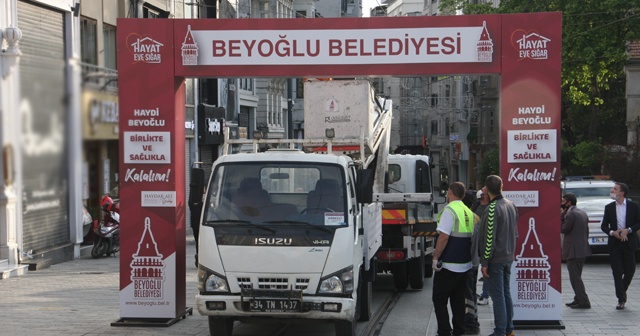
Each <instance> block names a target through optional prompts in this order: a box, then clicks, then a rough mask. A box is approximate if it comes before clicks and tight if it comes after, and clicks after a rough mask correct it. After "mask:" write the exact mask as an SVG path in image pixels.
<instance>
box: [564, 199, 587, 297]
mask: <svg viewBox="0 0 640 336" xmlns="http://www.w3.org/2000/svg"><path fill="white" fill-rule="evenodd" d="M575 205H576V195H574V194H565V195H564V196H562V201H561V203H560V207H561V208H562V228H561V229H560V231H561V232H562V233H563V234H564V239H563V240H562V259H564V260H566V261H567V271H569V282H570V283H571V288H572V289H573V293H574V296H573V302H571V303H567V306H569V307H570V308H572V309H591V302H589V296H588V295H587V291H586V290H585V288H584V283H583V282H582V267H583V266H584V261H585V260H586V259H587V257H588V256H590V255H591V247H589V216H587V213H586V212H584V210H582V209H579V208H577V207H576V206H575Z"/></svg>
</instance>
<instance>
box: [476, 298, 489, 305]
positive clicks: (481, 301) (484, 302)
mask: <svg viewBox="0 0 640 336" xmlns="http://www.w3.org/2000/svg"><path fill="white" fill-rule="evenodd" d="M488 304H489V298H483V297H481V298H479V299H478V305H480V306H486V305H488Z"/></svg>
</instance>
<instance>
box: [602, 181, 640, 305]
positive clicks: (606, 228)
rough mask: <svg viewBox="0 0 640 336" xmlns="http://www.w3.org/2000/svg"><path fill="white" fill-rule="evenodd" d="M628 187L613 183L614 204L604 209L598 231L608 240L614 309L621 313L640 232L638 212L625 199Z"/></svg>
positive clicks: (634, 206) (631, 275)
mask: <svg viewBox="0 0 640 336" xmlns="http://www.w3.org/2000/svg"><path fill="white" fill-rule="evenodd" d="M627 192H629V186H627V185H626V184H624V183H620V182H616V184H615V185H614V186H613V188H611V192H610V193H611V199H613V200H614V202H611V203H610V204H607V205H606V206H605V207H604V216H603V217H602V224H601V225H600V228H601V229H602V231H603V232H604V233H606V234H607V235H608V236H609V241H608V243H607V244H608V247H609V262H610V263H611V271H612V273H613V283H614V286H615V290H616V297H617V298H618V305H617V306H616V309H618V310H623V309H624V306H625V304H626V303H627V289H628V288H629V285H630V284H631V280H632V279H633V274H634V273H635V271H636V255H635V253H636V249H637V248H638V244H639V242H638V234H637V231H638V230H640V208H639V207H638V203H635V202H632V201H630V200H628V199H626V197H627Z"/></svg>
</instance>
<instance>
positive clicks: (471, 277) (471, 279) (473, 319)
mask: <svg viewBox="0 0 640 336" xmlns="http://www.w3.org/2000/svg"><path fill="white" fill-rule="evenodd" d="M477 284H478V268H472V269H470V270H469V271H468V272H467V287H466V290H465V292H464V298H465V316H464V319H465V326H466V328H467V330H478V329H479V328H480V322H478V294H477V293H476V286H477Z"/></svg>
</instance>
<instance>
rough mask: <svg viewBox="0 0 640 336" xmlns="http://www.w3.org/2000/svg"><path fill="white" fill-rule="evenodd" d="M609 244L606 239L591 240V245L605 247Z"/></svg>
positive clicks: (596, 238)
mask: <svg viewBox="0 0 640 336" xmlns="http://www.w3.org/2000/svg"><path fill="white" fill-rule="evenodd" d="M606 243H607V238H606V237H595V238H591V245H604V244H606Z"/></svg>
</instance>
